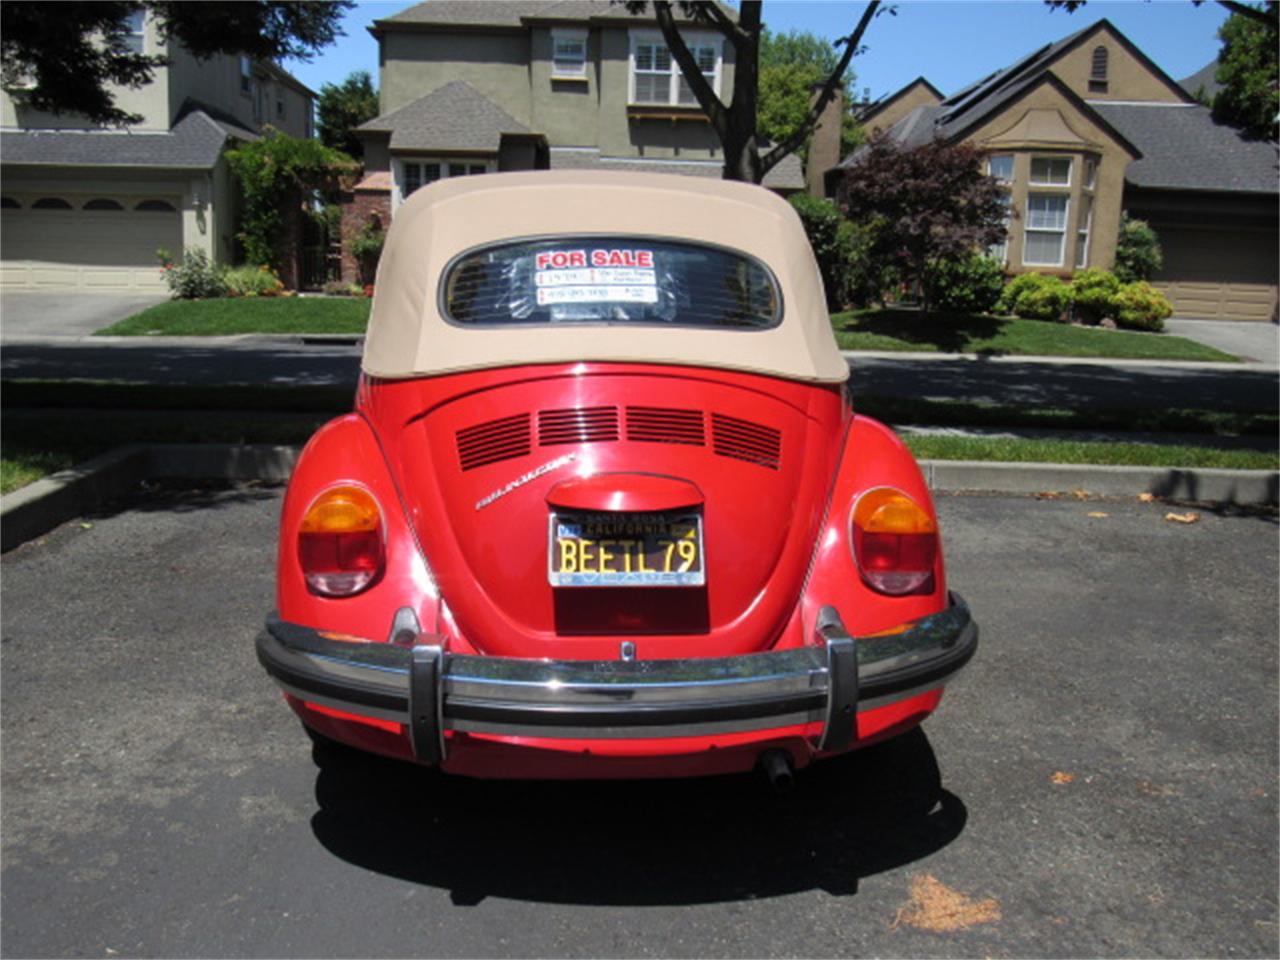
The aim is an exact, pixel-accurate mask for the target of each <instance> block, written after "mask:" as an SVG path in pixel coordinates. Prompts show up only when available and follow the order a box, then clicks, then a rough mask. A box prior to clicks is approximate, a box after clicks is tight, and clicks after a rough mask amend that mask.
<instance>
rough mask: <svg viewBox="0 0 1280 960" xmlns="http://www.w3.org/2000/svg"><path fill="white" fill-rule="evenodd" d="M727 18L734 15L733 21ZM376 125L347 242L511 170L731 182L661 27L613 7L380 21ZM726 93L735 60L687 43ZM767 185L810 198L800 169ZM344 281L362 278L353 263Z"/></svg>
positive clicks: (794, 164)
mask: <svg viewBox="0 0 1280 960" xmlns="http://www.w3.org/2000/svg"><path fill="white" fill-rule="evenodd" d="M725 10H726V12H727V13H729V14H730V15H733V14H734V11H733V10H731V9H729V8H725ZM370 32H371V33H372V34H373V35H374V37H376V38H377V40H378V63H379V67H380V82H379V107H380V115H379V116H378V117H376V118H374V119H373V120H370V121H369V122H368V123H365V124H364V125H363V126H361V127H359V128H358V130H357V133H358V135H359V136H360V138H361V140H362V142H363V144H364V151H365V152H364V167H365V170H364V177H363V179H362V180H361V182H360V183H359V184H357V186H356V189H355V191H354V195H353V199H352V201H351V203H349V204H348V205H347V209H346V211H345V215H344V228H343V229H344V235H350V233H351V232H352V231H353V230H359V229H360V228H361V227H362V226H363V225H364V224H367V223H369V222H370V221H371V220H372V219H375V218H376V219H377V220H378V221H379V222H382V223H386V222H389V220H390V218H391V217H393V216H394V215H395V211H396V208H397V207H398V206H399V205H400V203H401V202H403V200H404V198H405V197H407V196H409V194H411V193H412V192H413V191H414V190H416V189H418V188H419V187H420V186H422V185H423V184H425V183H429V182H431V181H433V180H437V179H440V178H443V177H457V176H474V175H476V174H483V173H493V172H497V171H504V170H531V169H552V170H643V171H655V172H666V173H677V174H688V175H690V176H701V177H712V178H716V177H719V176H720V175H721V171H722V169H723V164H724V158H723V153H722V151H721V148H720V142H719V140H718V138H717V137H716V134H715V132H714V130H712V128H711V125H710V124H709V123H708V121H707V119H706V116H705V115H704V114H703V112H702V110H701V108H700V107H699V106H698V105H697V102H696V100H695V99H694V97H693V94H692V92H691V91H690V90H689V89H688V86H687V85H686V84H685V82H684V80H683V79H682V78H681V77H680V70H679V67H678V66H676V64H675V62H674V60H673V59H672V58H671V55H670V52H669V51H668V50H667V47H666V44H665V43H664V42H663V39H662V34H661V32H660V31H659V29H658V26H657V23H656V22H655V21H654V20H653V19H651V18H647V17H645V16H632V15H630V14H628V13H627V12H626V10H625V8H623V7H622V6H620V5H617V4H612V3H610V2H609V0H486V2H475V0H428V2H426V3H419V4H417V5H415V6H412V7H409V8H407V9H405V10H402V11H400V12H399V13H396V14H395V15H393V16H390V17H387V18H385V19H381V20H376V21H374V23H373V25H372V26H371V27H370ZM683 35H684V37H685V39H686V41H687V42H688V43H689V46H690V49H691V51H692V52H693V54H694V56H695V57H696V58H697V60H698V63H699V66H700V67H701V68H702V70H703V73H704V75H705V76H706V77H707V79H708V80H709V81H710V82H711V85H712V87H713V88H714V89H715V90H716V92H717V93H719V94H722V95H727V93H728V91H730V90H731V89H732V85H733V70H734V57H733V48H732V46H731V45H729V44H728V43H726V42H724V39H723V37H721V35H720V34H718V33H716V32H715V31H713V30H705V31H697V30H686V31H684V33H683ZM765 186H767V187H770V188H772V189H775V190H778V191H779V192H782V193H788V192H794V191H799V190H803V189H804V188H805V180H804V172H803V170H802V169H801V165H800V161H799V159H798V158H797V157H795V156H792V157H788V158H786V159H785V160H784V161H783V162H782V163H781V164H779V165H778V166H777V167H775V168H774V169H773V170H771V171H770V172H769V175H768V176H767V177H766V179H765ZM343 269H344V277H346V278H348V279H350V278H352V276H353V275H354V273H355V263H354V261H353V260H352V259H351V257H350V256H349V255H348V256H345V257H344V267H343Z"/></svg>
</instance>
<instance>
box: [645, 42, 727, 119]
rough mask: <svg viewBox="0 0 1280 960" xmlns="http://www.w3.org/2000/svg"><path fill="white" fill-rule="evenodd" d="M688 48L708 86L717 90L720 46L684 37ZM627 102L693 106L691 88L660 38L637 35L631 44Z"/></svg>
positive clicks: (695, 104) (694, 102)
mask: <svg viewBox="0 0 1280 960" xmlns="http://www.w3.org/2000/svg"><path fill="white" fill-rule="evenodd" d="M685 42H686V43H687V44H688V47H689V52H690V53H691V54H693V59H694V60H695V61H697V64H698V69H699V70H700V71H701V72H702V75H703V76H704V77H705V78H706V80H707V83H709V84H710V85H711V89H712V90H714V91H716V93H717V94H719V92H720V46H719V44H718V43H716V42H715V41H713V40H709V39H708V40H700V39H698V38H696V37H689V38H686V40H685ZM631 102H632V103H662V104H668V105H675V104H681V105H684V106H697V104H698V98H697V97H695V96H694V94H693V88H692V87H690V86H689V84H688V83H687V82H685V79H684V77H683V76H682V75H681V73H680V65H679V64H677V63H676V62H675V58H674V57H672V56H671V51H670V50H669V49H667V45H666V44H665V43H663V42H662V41H661V40H657V39H652V38H647V37H646V38H637V39H633V40H632V46H631Z"/></svg>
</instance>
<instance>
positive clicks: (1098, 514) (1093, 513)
mask: <svg viewBox="0 0 1280 960" xmlns="http://www.w3.org/2000/svg"><path fill="white" fill-rule="evenodd" d="M1087 516H1090V517H1109V516H1111V514H1109V513H1103V512H1102V511H1101V510H1090V511H1089V513H1088V514H1087Z"/></svg>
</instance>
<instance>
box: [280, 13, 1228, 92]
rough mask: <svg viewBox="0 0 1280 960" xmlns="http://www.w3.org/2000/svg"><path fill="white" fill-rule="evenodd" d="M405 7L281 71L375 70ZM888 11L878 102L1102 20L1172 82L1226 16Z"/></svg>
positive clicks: (823, 33) (844, 24)
mask: <svg viewBox="0 0 1280 960" xmlns="http://www.w3.org/2000/svg"><path fill="white" fill-rule="evenodd" d="M409 6H412V4H410V3H385V2H373V3H359V4H357V5H356V7H355V9H353V10H351V11H349V12H348V14H347V16H346V19H345V20H344V23H343V26H344V29H345V30H346V32H347V36H345V37H342V38H341V39H339V41H338V43H337V44H335V45H334V46H332V47H329V48H327V49H326V50H325V51H324V52H323V53H322V54H321V55H320V56H318V57H316V59H315V60H314V61H313V62H311V63H309V64H305V63H298V62H296V61H294V62H288V63H286V64H285V67H286V68H287V69H288V70H290V71H291V72H292V73H293V74H294V76H296V77H297V78H298V79H299V80H301V81H302V82H303V83H305V84H306V85H307V86H309V87H311V89H313V90H316V91H318V90H319V89H320V87H321V85H322V84H325V83H338V82H340V81H341V80H342V79H343V78H345V77H346V76H347V75H348V74H349V73H351V72H352V71H353V70H368V71H369V72H370V74H372V75H373V78H374V82H375V83H376V82H377V76H378V45H377V43H375V42H374V39H373V37H371V36H370V35H369V32H368V31H367V30H366V29H365V28H366V27H367V26H368V25H369V24H370V23H372V22H373V21H374V20H376V19H378V18H381V17H389V16H391V15H392V14H394V13H396V12H398V11H400V10H403V9H405V8H406V7H409ZM864 6H865V4H864V3H862V2H849V0H765V4H764V19H765V23H766V24H768V26H769V28H770V29H771V30H776V31H779V32H786V31H788V30H807V31H809V32H811V33H815V34H817V35H818V36H820V37H824V38H827V39H834V38H836V37H840V36H843V35H846V34H848V33H849V32H850V31H851V30H852V29H853V27H854V24H855V23H857V18H858V16H859V15H860V14H861V12H862V10H863V8H864ZM896 7H897V16H889V15H887V14H886V15H882V16H880V17H877V18H876V20H875V21H874V22H873V23H872V24H871V27H870V28H869V29H868V30H867V33H866V35H865V37H864V38H863V42H864V44H865V46H866V47H867V50H866V52H865V53H864V54H863V55H862V56H861V57H858V58H856V59H855V60H854V70H855V71H856V73H857V75H858V91H859V93H861V91H862V89H863V88H864V87H870V88H871V96H872V97H873V98H877V97H880V96H883V95H884V94H887V93H892V92H893V91H895V90H897V89H898V88H899V87H901V86H902V85H903V84H905V83H908V82H909V81H911V80H913V79H915V78H916V77H917V76H919V75H921V74H923V75H924V76H925V77H927V78H928V79H929V81H930V82H931V83H933V84H934V86H936V87H938V89H940V90H941V91H942V92H943V93H944V94H946V93H951V92H952V91H954V90H956V89H959V88H960V87H962V86H964V85H965V84H967V83H969V82H970V81H972V80H976V79H978V78H979V77H982V76H984V75H986V74H988V73H990V72H991V71H992V70H996V69H999V68H1000V67H1003V66H1007V65H1008V64H1010V63H1012V62H1013V61H1014V60H1016V59H1017V58H1018V57H1020V56H1021V55H1022V54H1024V53H1029V52H1030V51H1032V50H1034V49H1035V48H1037V47H1039V46H1042V45H1043V44H1045V43H1049V42H1051V41H1053V40H1057V39H1059V38H1061V37H1064V36H1066V35H1067V34H1069V33H1074V32H1075V31H1076V30H1079V29H1081V28H1082V27H1085V26H1087V25H1088V24H1090V23H1093V22H1094V21H1095V20H1098V19H1100V18H1102V17H1106V18H1108V19H1109V20H1110V21H1111V22H1112V23H1114V24H1115V25H1116V27H1118V28H1119V29H1120V31H1121V32H1122V33H1124V34H1125V35H1126V36H1127V37H1128V38H1129V39H1130V40H1132V41H1133V42H1134V43H1135V44H1137V46H1138V47H1139V48H1140V49H1141V50H1142V51H1143V52H1144V53H1146V54H1147V56H1149V57H1150V58H1151V59H1152V60H1154V61H1155V62H1156V63H1157V64H1158V65H1159V66H1160V67H1161V68H1162V69H1164V70H1165V71H1166V72H1167V73H1169V74H1170V75H1171V76H1172V77H1173V78H1174V79H1175V80H1178V79H1181V78H1182V77H1185V76H1188V75H1190V74H1192V73H1195V72H1196V71H1197V70H1199V69H1200V68H1201V67H1203V66H1204V65H1205V64H1206V63H1208V62H1209V61H1210V60H1213V59H1215V58H1216V57H1217V55H1218V38H1217V31H1218V27H1219V26H1220V25H1221V24H1222V22H1223V21H1224V20H1225V19H1226V18H1227V13H1226V11H1225V10H1223V8H1222V7H1221V6H1220V5H1218V4H1216V3H1204V4H1202V5H1200V6H1195V5H1193V4H1192V3H1191V2H1190V0H1114V2H1103V0H1090V2H1089V3H1088V5H1087V6H1085V7H1084V8H1082V9H1080V10H1078V11H1076V12H1075V13H1073V14H1068V13H1065V12H1063V11H1061V10H1051V9H1050V8H1048V7H1046V6H1045V5H1044V4H1043V3H1040V2H1038V0H1003V2H975V0H898V3H897V4H896Z"/></svg>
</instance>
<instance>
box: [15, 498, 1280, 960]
mask: <svg viewBox="0 0 1280 960" xmlns="http://www.w3.org/2000/svg"><path fill="white" fill-rule="evenodd" d="M939 505H940V512H941V517H942V522H943V529H944V533H945V535H946V536H947V546H948V557H949V562H950V571H951V579H952V586H953V588H955V589H957V590H959V591H961V592H962V593H964V594H965V595H966V596H967V598H968V600H969V601H970V603H971V605H972V607H973V609H974V611H975V615H976V616H977V617H978V618H979V620H980V622H981V624H982V627H983V639H982V645H981V647H980V649H979V651H978V655H977V657H976V658H975V660H974V661H973V663H972V664H971V665H970V666H969V667H968V668H967V670H966V671H965V673H963V674H962V675H961V676H960V677H959V678H958V679H957V681H956V682H955V683H954V685H953V687H952V690H951V691H950V692H949V693H948V696H947V698H946V699H945V700H944V702H943V704H942V707H941V709H940V710H939V712H938V713H937V714H936V715H935V716H934V717H932V718H931V719H930V720H929V721H928V722H927V723H926V725H925V728H924V733H922V734H919V735H914V736H910V737H908V738H905V739H904V740H903V741H900V742H899V743H897V744H896V745H895V746H893V747H892V748H890V749H882V750H878V751H874V752H870V753H869V754H866V755H859V756H855V757H854V758H853V759H852V760H849V761H847V762H845V761H833V762H830V763H828V764H826V765H824V766H822V767H819V768H815V769H813V770H811V771H808V772H807V773H806V775H805V776H803V777H801V778H800V782H799V784H798V787H797V790H796V791H795V793H794V794H792V795H791V796H790V797H789V798H783V799H781V800H780V799H777V798H774V797H772V796H770V795H768V794H766V793H765V792H764V791H763V788H762V786H761V785H760V784H759V783H758V782H757V781H756V780H755V779H754V778H751V777H743V778H726V779H716V780H691V781H668V782H657V783H640V784H591V783H585V784H584V783H578V784H555V783H541V784H503V783H484V782H470V781H456V780H454V781H443V782H442V781H441V780H439V779H438V778H433V777H432V776H430V775H429V774H427V773H424V772H419V771H417V770H416V769H415V768H412V767H408V766H403V765H397V764H393V763H389V762H381V761H374V760H370V761H367V762H351V763H345V764H344V763H339V764H334V763H332V762H328V761H326V762H325V763H323V764H321V765H318V764H317V762H316V761H315V760H314V759H313V756H312V753H311V751H310V749H309V746H308V743H307V741H306V739H305V737H304V736H303V734H302V732H301V730H300V729H299V728H298V726H297V724H296V722H295V721H293V720H292V718H291V715H290V714H289V712H288V711H287V710H286V708H285V707H284V705H283V704H282V703H281V702H280V700H279V698H278V696H277V694H276V692H275V690H274V687H273V686H272V684H271V683H270V682H269V681H268V680H267V678H266V676H265V675H264V674H263V673H262V671H261V670H260V668H259V667H258V665H257V663H256V662H255V660H254V656H253V650H252V643H251V641H252V638H253V635H254V633H255V632H256V630H257V629H258V625H259V623H260V622H261V617H262V614H263V612H264V611H265V610H266V608H267V607H268V606H269V605H270V604H271V600H272V582H271V577H272V563H273V557H272V553H273V541H274V535H275V534H274V526H275V522H276V517H277V513H278V510H279V491H278V490H274V489H264V488H253V487H250V488H242V489H240V490H235V491H229V492H215V493H187V494H179V495H174V494H169V493H165V492H163V491H156V492H153V493H151V494H149V495H148V496H146V497H145V498H142V499H139V500H137V501H135V502H134V503H132V504H131V505H129V506H128V507H122V508H118V509H116V510H114V511H109V512H106V513H104V514H103V515H100V516H97V517H92V518H89V519H88V520H85V521H83V522H80V521H77V522H73V523H70V524H67V525H64V526H63V527H61V528H59V529H57V530H55V531H54V532H52V533H51V534H50V535H48V536H47V537H46V538H45V539H44V540H42V541H35V542H33V543H31V544H28V545H26V546H24V547H21V548H19V549H18V550H16V551H14V552H12V553H10V554H7V555H6V556H5V557H4V558H3V561H2V562H0V571H2V573H3V586H4V591H3V599H4V606H3V621H2V624H0V626H2V630H0V636H2V643H0V663H2V666H3V670H2V672H0V685H2V686H0V693H2V696H3V713H2V714H0V735H2V737H3V753H2V757H0V764H2V766H0V772H2V777H3V793H4V804H3V809H2V811H0V827H2V833H3V874H2V876H0V911H2V917H3V921H2V923H3V926H2V929H0V934H2V939H0V952H2V953H3V955H4V956H6V957H40V956H90V957H94V956H96V957H105V956H173V957H187V956H281V957H286V956H374V957H380V956H410V955H417V956H543V955H564V956H667V955H678V956H806V957H826V956H850V955H859V956H861V955H877V956H993V957H999V956H1095V955H1096V956H1129V955H1150V956H1269V957H1274V956H1276V955H1277V952H1278V951H1280V942H1278V939H1277V865H1278V857H1277V834H1276V824H1277V802H1276V793H1277V775H1278V771H1277V722H1278V718H1277V705H1278V695H1277V642H1278V641H1277V634H1278V626H1280V625H1278V623H1277V575H1278V571H1277V532H1276V523H1275V520H1274V518H1268V517H1256V516H1217V515H1213V514H1208V513H1206V514H1204V515H1203V516H1202V517H1201V519H1200V521H1199V522H1197V523H1193V524H1187V525H1184V524H1178V523H1173V522H1169V521H1167V520H1165V519H1164V517H1165V514H1166V513H1167V512H1168V510H1169V508H1168V507H1166V506H1162V505H1160V504H1143V503H1139V502H1137V501H1090V502H1080V501H1076V500H1073V499H1065V500H1053V501H1037V500H1033V499H1015V498H1007V497H1005V498H997V497H990V498H983V497H944V498H942V499H941V500H940V504H939ZM1091 513H1104V514H1106V516H1090V514H1091ZM939 776H940V778H941V779H940V783H941V790H940V792H939V790H938V784H937V778H938V777H939Z"/></svg>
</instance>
